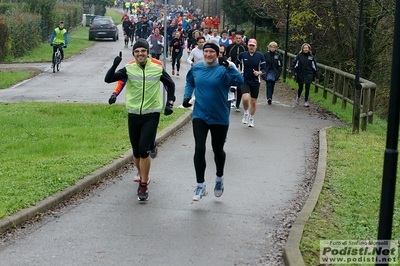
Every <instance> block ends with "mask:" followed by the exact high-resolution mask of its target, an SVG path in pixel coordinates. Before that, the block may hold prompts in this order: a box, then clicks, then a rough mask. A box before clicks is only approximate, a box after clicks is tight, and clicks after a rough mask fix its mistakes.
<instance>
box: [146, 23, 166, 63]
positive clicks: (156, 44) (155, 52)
mask: <svg viewBox="0 0 400 266" xmlns="http://www.w3.org/2000/svg"><path fill="white" fill-rule="evenodd" d="M147 42H148V43H149V46H150V54H151V57H152V58H155V59H157V60H160V55H161V54H162V52H163V47H164V36H162V35H160V29H159V28H158V27H156V28H154V33H153V34H151V35H150V36H149V37H148V38H147Z"/></svg>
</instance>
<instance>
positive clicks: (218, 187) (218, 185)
mask: <svg viewBox="0 0 400 266" xmlns="http://www.w3.org/2000/svg"><path fill="white" fill-rule="evenodd" d="M222 193H224V180H222V181H216V182H215V187H214V195H215V196H216V197H217V198H219V197H221V196H222Z"/></svg>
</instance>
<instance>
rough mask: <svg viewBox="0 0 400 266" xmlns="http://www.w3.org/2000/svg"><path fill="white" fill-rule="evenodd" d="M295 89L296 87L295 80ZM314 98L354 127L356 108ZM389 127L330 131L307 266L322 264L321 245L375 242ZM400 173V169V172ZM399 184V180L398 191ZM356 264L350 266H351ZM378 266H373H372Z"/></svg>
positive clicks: (398, 209) (304, 246) (397, 231)
mask: <svg viewBox="0 0 400 266" xmlns="http://www.w3.org/2000/svg"><path fill="white" fill-rule="evenodd" d="M289 83H290V85H291V86H293V87H295V88H296V85H295V84H294V83H293V81H292V80H290V81H289ZM310 98H311V100H312V101H313V102H315V103H318V105H320V106H321V107H323V108H325V109H327V110H330V111H332V112H333V113H334V114H336V115H338V116H339V117H340V118H341V119H342V120H343V121H345V122H347V123H349V124H350V123H351V117H352V108H353V107H352V105H348V107H347V109H342V108H341V102H340V101H338V103H337V104H336V105H333V104H331V97H328V99H327V100H325V99H323V97H322V93H321V91H320V93H319V94H315V93H312V92H310ZM386 132H387V122H386V121H383V120H381V119H379V118H378V117H376V116H375V117H374V124H372V125H371V124H368V126H367V130H366V131H360V133H359V134H353V133H352V127H350V126H349V127H345V126H342V127H334V128H330V129H328V130H327V142H328V155H327V156H328V157H327V171H326V177H325V182H324V186H323V189H322V192H321V194H320V197H319V199H318V203H317V206H316V207H315V209H314V212H313V213H312V215H311V217H310V219H309V220H308V222H307V224H306V226H305V230H304V233H303V238H302V241H301V245H300V250H301V252H302V255H303V258H304V260H305V265H319V252H320V250H319V249H320V246H319V245H320V240H376V239H377V236H378V233H377V229H378V217H379V208H380V197H381V187H382V174H383V159H384V158H383V157H384V152H385V145H386ZM399 170H400V168H399V167H398V170H397V171H398V173H399ZM399 185H400V179H399V178H397V187H399ZM392 239H400V193H399V192H398V193H397V195H396V203H395V211H394V217H393V231H392ZM335 265H336V264H335ZM346 265H351V264H346ZM369 265H374V264H369Z"/></svg>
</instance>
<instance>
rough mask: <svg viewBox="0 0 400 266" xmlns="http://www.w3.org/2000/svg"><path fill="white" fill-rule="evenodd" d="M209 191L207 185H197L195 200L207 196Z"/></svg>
mask: <svg viewBox="0 0 400 266" xmlns="http://www.w3.org/2000/svg"><path fill="white" fill-rule="evenodd" d="M207 194H208V192H207V190H206V186H205V185H204V187H202V186H197V187H196V189H195V190H194V196H193V201H200V200H201V199H202V198H203V197H205V196H207Z"/></svg>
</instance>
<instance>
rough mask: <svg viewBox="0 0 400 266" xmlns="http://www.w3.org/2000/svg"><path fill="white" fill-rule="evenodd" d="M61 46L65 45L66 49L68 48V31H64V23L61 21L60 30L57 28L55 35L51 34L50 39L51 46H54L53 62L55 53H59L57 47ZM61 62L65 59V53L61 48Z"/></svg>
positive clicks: (54, 31)
mask: <svg viewBox="0 0 400 266" xmlns="http://www.w3.org/2000/svg"><path fill="white" fill-rule="evenodd" d="M60 44H64V45H63V46H64V48H67V46H68V32H67V30H66V29H64V21H60V22H59V23H58V28H55V29H54V30H53V33H52V34H51V37H50V45H51V46H53V59H52V62H53V61H54V53H55V52H57V46H58V45H60ZM60 52H61V60H63V59H64V51H63V49H62V48H61V49H60Z"/></svg>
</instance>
